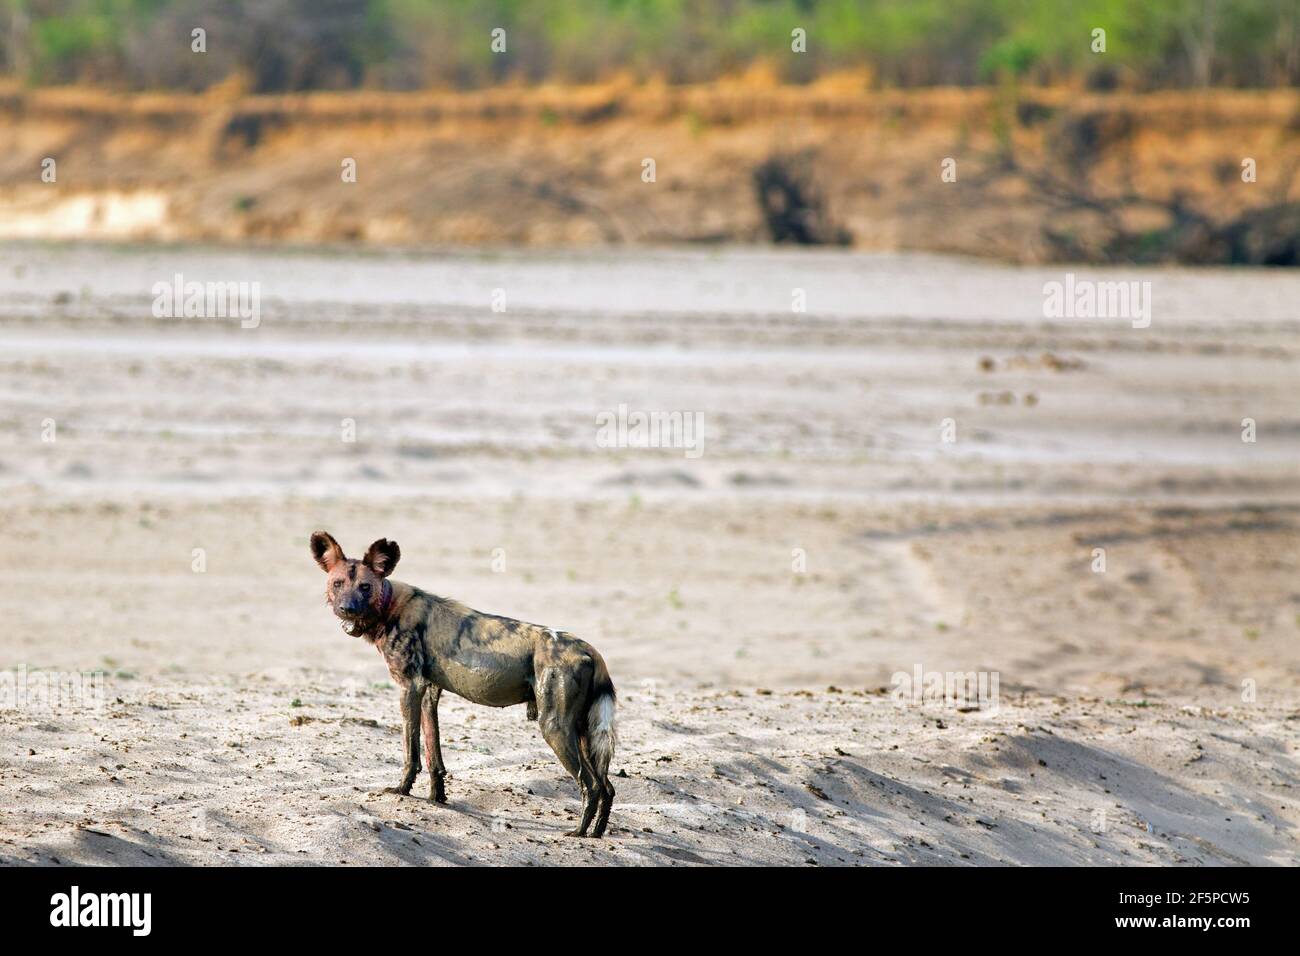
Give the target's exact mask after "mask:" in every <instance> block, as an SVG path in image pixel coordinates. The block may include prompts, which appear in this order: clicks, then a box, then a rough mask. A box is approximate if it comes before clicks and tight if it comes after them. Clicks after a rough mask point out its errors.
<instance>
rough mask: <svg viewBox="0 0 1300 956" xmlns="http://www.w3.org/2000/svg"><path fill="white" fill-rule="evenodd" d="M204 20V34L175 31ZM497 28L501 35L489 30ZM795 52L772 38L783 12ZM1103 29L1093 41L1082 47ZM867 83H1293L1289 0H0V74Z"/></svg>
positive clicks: (452, 83)
mask: <svg viewBox="0 0 1300 956" xmlns="http://www.w3.org/2000/svg"><path fill="white" fill-rule="evenodd" d="M195 27H202V28H204V29H205V30H206V31H207V53H206V54H204V55H203V56H201V57H199V56H195V55H194V54H192V53H191V52H190V31H191V30H192V29H194V28H195ZM496 27H502V28H504V29H505V30H506V31H507V52H506V53H505V54H494V53H492V52H491V50H490V49H489V40H490V37H489V34H490V32H491V30H492V29H494V28H496ZM796 27H801V28H803V29H804V30H806V31H807V38H808V39H807V52H806V53H804V54H802V55H794V54H792V53H791V52H790V42H791V30H793V29H794V28H796ZM1096 27H1102V28H1104V29H1105V30H1106V42H1107V52H1106V55H1105V56H1098V55H1096V54H1094V53H1093V52H1092V51H1091V49H1090V44H1091V31H1092V30H1093V29H1094V28H1096ZM756 67H757V68H759V69H760V70H761V71H763V72H765V73H767V74H769V75H773V76H775V78H777V79H779V80H782V81H784V82H790V83H804V82H810V81H813V80H816V79H817V78H819V77H822V76H825V75H827V74H831V73H836V72H841V71H858V72H860V73H861V74H862V75H863V77H864V81H867V82H870V83H872V84H873V85H876V86H881V87H891V86H903V87H908V86H925V85H939V84H955V85H972V84H981V83H988V82H993V81H995V80H997V79H999V78H1001V77H1008V76H1010V77H1014V78H1016V79H1020V80H1023V81H1025V82H1029V83H1067V84H1068V83H1075V84H1080V85H1087V86H1089V87H1092V88H1108V87H1123V88H1131V89H1154V88H1167V87H1196V86H1209V85H1216V86H1237V87H1277V86H1295V85H1297V84H1300V0H368V2H367V0H0V74H3V75H9V76H13V77H17V78H19V79H21V80H22V81H24V82H27V83H31V84H35V85H49V84H66V83H87V84H97V85H102V86H108V87H112V88H120V89H149V88H159V89H203V88H206V87H208V86H211V85H213V84H216V83H220V82H222V81H223V80H226V79H227V78H229V77H231V76H236V75H238V76H242V77H244V79H245V82H246V83H247V85H248V86H249V87H251V88H252V89H253V90H255V91H258V92H275V91H286V90H304V89H350V88H357V87H368V88H376V89H417V88H426V87H442V88H447V87H454V88H472V87H481V86H488V85H493V84H499V83H503V82H541V81H555V82H570V83H573V82H578V83H581V82H592V81H600V80H606V79H610V78H613V77H630V78H633V79H639V80H663V81H666V82H669V83H688V82H702V81H708V80H713V79H717V78H719V77H726V76H734V75H737V74H741V73H744V72H746V71H749V70H752V69H754V68H756Z"/></svg>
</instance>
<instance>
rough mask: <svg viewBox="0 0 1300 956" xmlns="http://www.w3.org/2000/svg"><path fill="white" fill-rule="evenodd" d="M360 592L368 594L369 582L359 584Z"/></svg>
mask: <svg viewBox="0 0 1300 956" xmlns="http://www.w3.org/2000/svg"><path fill="white" fill-rule="evenodd" d="M361 593H362V594H369V593H370V585H369V584H363V585H361Z"/></svg>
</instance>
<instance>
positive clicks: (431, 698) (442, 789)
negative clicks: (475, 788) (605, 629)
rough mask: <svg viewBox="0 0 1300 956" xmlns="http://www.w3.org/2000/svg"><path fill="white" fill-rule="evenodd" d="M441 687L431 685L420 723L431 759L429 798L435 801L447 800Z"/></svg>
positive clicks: (425, 745) (425, 698)
mask: <svg viewBox="0 0 1300 956" xmlns="http://www.w3.org/2000/svg"><path fill="white" fill-rule="evenodd" d="M440 697H442V688H441V687H430V688H429V690H428V691H427V692H426V693H425V695H424V703H423V705H422V706H421V708H420V710H421V714H420V723H421V724H422V725H423V726H424V751H425V758H426V759H427V760H428V761H429V799H430V800H432V801H433V802H434V803H446V802H447V787H446V784H445V783H444V782H443V781H444V780H446V778H447V768H446V767H444V766H443V763H442V741H441V740H440V739H439V734H438V699H439V698H440Z"/></svg>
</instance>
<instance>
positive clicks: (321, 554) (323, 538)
mask: <svg viewBox="0 0 1300 956" xmlns="http://www.w3.org/2000/svg"><path fill="white" fill-rule="evenodd" d="M311 556H312V557H313V558H315V559H316V563H317V564H319V565H320V567H321V570H322V571H324V572H326V573H327V574H328V573H329V571H330V570H331V569H332V568H333V567H334V565H336V564H338V563H339V562H340V561H346V560H347V558H345V557H343V549H342V548H340V547H339V543H338V542H337V541H335V540H334V539H333V538H332V537H331V536H330V535H329V534H328V533H327V532H325V531H317V532H316V533H315V534H313V535H312V536H311Z"/></svg>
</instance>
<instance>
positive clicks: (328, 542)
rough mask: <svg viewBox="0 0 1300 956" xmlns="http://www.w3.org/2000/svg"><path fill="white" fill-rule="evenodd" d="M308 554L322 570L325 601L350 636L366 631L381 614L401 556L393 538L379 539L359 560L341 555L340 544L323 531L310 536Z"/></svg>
mask: <svg viewBox="0 0 1300 956" xmlns="http://www.w3.org/2000/svg"><path fill="white" fill-rule="evenodd" d="M311 555H312V557H313V558H315V559H316V563H317V564H319V565H320V566H321V570H322V571H324V572H325V602H326V603H327V604H329V606H330V607H331V608H333V609H334V614H335V616H337V617H338V619H339V620H341V621H342V622H343V630H345V631H347V632H348V633H349V634H350V635H352V636H353V637H357V636H358V635H361V634H364V633H366V632H367V631H368V630H370V628H372V627H373V626H374V625H375V624H376V623H377V622H378V621H379V618H380V617H381V616H382V615H383V612H384V605H385V603H386V601H387V595H388V594H389V593H391V588H390V586H389V585H388V584H387V583H386V582H385V581H384V578H386V577H388V575H390V574H392V573H393V568H395V567H397V559H398V558H400V557H401V556H402V551H401V549H400V548H399V547H398V546H397V542H396V541H389V540H388V539H387V538H380V539H379V540H378V541H376V542H375V543H374V544H372V545H371V546H370V549H369V550H368V551H366V556H365V557H364V558H362V559H361V560H360V561H358V560H356V559H355V558H348V557H346V556H344V554H343V549H342V548H340V547H339V543H338V542H337V541H335V540H334V538H333V537H331V536H330V535H329V534H327V533H326V532H324V531H317V532H316V533H315V534H313V535H312V536H311Z"/></svg>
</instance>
